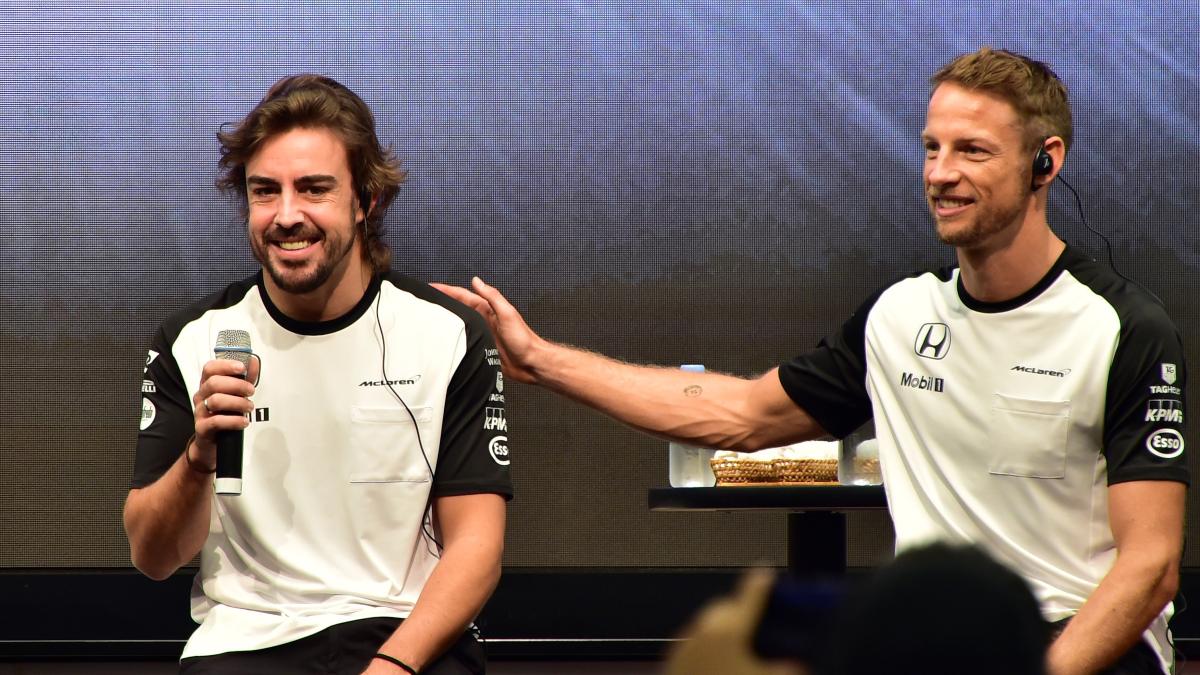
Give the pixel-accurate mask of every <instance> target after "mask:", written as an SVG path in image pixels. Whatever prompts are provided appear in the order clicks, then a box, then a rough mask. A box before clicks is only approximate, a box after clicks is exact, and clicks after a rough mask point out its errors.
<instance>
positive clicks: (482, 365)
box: [384, 272, 513, 499]
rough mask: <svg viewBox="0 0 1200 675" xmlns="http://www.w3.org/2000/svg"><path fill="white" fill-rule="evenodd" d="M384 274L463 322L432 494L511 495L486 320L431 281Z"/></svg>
mask: <svg viewBox="0 0 1200 675" xmlns="http://www.w3.org/2000/svg"><path fill="white" fill-rule="evenodd" d="M384 279H385V280H386V281H387V282H388V283H390V284H392V285H393V286H395V287H396V288H397V289H399V290H401V291H404V292H406V293H411V294H412V295H413V296H414V297H416V298H418V299H420V300H424V301H426V302H430V303H433V304H435V305H438V306H439V307H442V308H444V309H446V310H447V311H449V312H452V313H453V314H454V315H455V316H457V317H459V318H460V319H462V321H463V324H464V325H465V331H466V335H465V341H466V345H465V351H464V353H463V358H462V360H461V361H459V363H458V367H457V368H455V370H454V374H453V375H452V376H451V377H450V383H449V386H448V389H447V391H446V408H445V411H444V414H443V416H442V444H441V451H440V452H439V453H438V459H437V467H436V468H435V470H434V479H433V496H435V497H451V496H457V495H467V494H480V493H494V494H499V495H502V496H503V497H504V498H505V499H511V498H512V495H513V491H512V482H511V479H510V478H509V469H508V467H509V457H510V454H509V438H508V418H507V416H506V415H505V405H504V396H505V392H504V391H503V387H504V380H503V375H502V374H501V372H500V366H499V363H500V361H499V354H498V352H497V351H496V345H495V342H494V341H493V339H492V333H491V330H490V329H489V328H488V325H487V322H485V321H484V320H483V317H481V316H480V315H479V313H478V312H476V311H475V310H473V309H471V308H470V307H468V306H466V305H464V304H462V303H460V302H458V301H457V300H455V299H453V298H451V297H450V296H448V295H446V294H445V293H442V292H441V291H439V290H437V289H436V288H433V287H432V286H430V285H428V284H425V283H422V282H420V281H417V280H415V279H412V278H410V277H408V276H405V275H403V274H400V273H397V272H391V273H389V274H387V275H386V276H385V277H384Z"/></svg>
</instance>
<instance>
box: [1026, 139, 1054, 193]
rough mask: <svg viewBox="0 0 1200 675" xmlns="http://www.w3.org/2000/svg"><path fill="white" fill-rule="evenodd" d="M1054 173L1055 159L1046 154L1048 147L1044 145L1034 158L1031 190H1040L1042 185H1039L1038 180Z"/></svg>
mask: <svg viewBox="0 0 1200 675" xmlns="http://www.w3.org/2000/svg"><path fill="white" fill-rule="evenodd" d="M1052 171H1054V159H1053V158H1052V157H1050V155H1049V153H1047V152H1046V146H1045V145H1042V146H1041V147H1039V148H1038V151H1037V155H1036V156H1035V157H1034V158H1033V185H1032V186H1031V188H1032V189H1034V190H1036V189H1038V188H1040V187H1041V184H1039V183H1038V178H1040V177H1042V176H1049V175H1050V173H1051V172H1052Z"/></svg>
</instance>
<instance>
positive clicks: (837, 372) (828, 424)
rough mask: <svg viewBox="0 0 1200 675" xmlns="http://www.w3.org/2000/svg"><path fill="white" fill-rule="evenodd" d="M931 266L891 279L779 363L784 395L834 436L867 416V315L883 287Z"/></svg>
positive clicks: (944, 277)
mask: <svg viewBox="0 0 1200 675" xmlns="http://www.w3.org/2000/svg"><path fill="white" fill-rule="evenodd" d="M930 273H931V272H916V273H913V274H910V275H908V276H906V277H903V278H901V279H897V280H894V281H892V282H890V283H888V284H886V285H884V286H883V287H881V288H879V289H878V290H876V291H875V292H874V293H872V294H871V295H870V296H868V297H867V299H866V300H865V301H863V303H862V304H861V305H859V307H858V309H856V310H855V311H854V313H853V314H851V315H850V318H849V319H847V320H846V322H845V323H843V324H842V327H841V329H840V330H839V331H837V332H835V333H833V334H832V335H829V336H828V337H825V338H823V339H822V340H821V342H820V343H819V344H818V345H817V348H816V349H814V350H813V351H811V352H808V353H807V354H802V355H800V356H797V357H796V358H794V359H792V360H791V361H788V362H787V363H785V364H783V365H781V366H780V367H779V382H780V384H782V385H783V389H784V391H786V392H787V394H788V396H790V397H791V399H792V400H793V401H794V402H795V403H796V405H798V406H800V408H801V409H803V410H804V411H805V412H806V413H808V414H809V415H810V416H812V418H813V419H815V420H816V421H817V423H818V424H820V425H821V427H822V428H823V429H825V431H827V432H829V433H830V434H831V435H833V436H835V437H837V438H845V437H846V436H847V435H849V434H850V433H851V432H853V431H854V430H855V429H857V428H858V427H860V426H862V424H863V423H864V422H866V421H867V420H869V419H871V414H872V411H871V400H870V397H869V396H868V395H867V386H866V383H867V355H866V330H867V317H868V316H869V315H870V313H871V310H872V309H873V308H874V307H875V303H876V302H878V300H879V298H880V296H882V295H883V294H884V293H885V292H886V291H887V290H888V289H889V288H891V287H893V286H895V285H896V284H898V283H900V282H902V281H904V280H905V279H912V278H916V277H919V276H921V275H923V274H930ZM932 274H933V275H934V276H936V277H937V278H938V279H940V280H941V281H943V282H947V281H950V279H952V278H953V275H954V268H953V267H943V268H941V269H938V270H936V271H933V272H932Z"/></svg>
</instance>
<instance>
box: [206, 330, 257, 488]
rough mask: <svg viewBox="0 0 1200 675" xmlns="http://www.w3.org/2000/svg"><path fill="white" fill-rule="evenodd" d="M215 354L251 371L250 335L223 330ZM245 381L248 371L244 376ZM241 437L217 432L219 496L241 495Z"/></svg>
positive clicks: (243, 332) (230, 432)
mask: <svg viewBox="0 0 1200 675" xmlns="http://www.w3.org/2000/svg"><path fill="white" fill-rule="evenodd" d="M213 352H214V353H215V354H216V356H217V358H218V359H229V360H232V361H240V362H241V363H242V365H243V366H245V367H246V370H247V371H248V370H249V369H250V357H251V351H250V333H248V332H246V331H244V330H223V331H221V332H220V333H217V344H216V346H214V347H213ZM242 377H243V379H244V378H245V377H246V376H245V371H243V375H242ZM242 436H243V433H242V431H241V430H240V429H239V430H238V431H218V432H217V481H216V483H217V485H216V488H217V494H219V495H240V494H242Z"/></svg>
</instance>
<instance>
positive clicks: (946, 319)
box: [441, 48, 1189, 675]
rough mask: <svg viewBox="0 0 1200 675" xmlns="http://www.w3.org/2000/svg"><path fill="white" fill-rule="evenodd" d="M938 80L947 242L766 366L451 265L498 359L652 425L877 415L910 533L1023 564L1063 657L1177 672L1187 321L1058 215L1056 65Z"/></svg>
mask: <svg viewBox="0 0 1200 675" xmlns="http://www.w3.org/2000/svg"><path fill="white" fill-rule="evenodd" d="M932 85H933V90H932V95H931V97H930V100H929V106H928V110H927V117H926V124H925V129H924V132H923V133H922V139H923V142H924V147H925V193H926V198H927V200H928V204H929V209H930V212H931V213H932V214H933V219H934V222H935V225H936V229H937V235H938V237H939V238H940V239H941V240H942V241H944V242H945V243H947V244H949V245H951V246H953V247H954V248H955V251H956V253H957V257H958V265H957V266H956V267H952V268H946V269H941V270H937V271H935V272H929V273H923V274H916V275H913V276H911V277H909V278H907V279H903V280H901V281H899V282H896V283H894V284H891V285H889V286H887V287H886V288H883V289H881V290H880V291H878V292H877V293H875V294H874V295H872V296H871V297H870V298H869V299H868V300H867V301H866V302H865V303H864V304H863V305H862V306H861V307H860V308H859V309H858V310H857V311H856V312H855V314H854V315H853V316H852V317H851V318H850V319H849V321H847V322H846V323H845V324H844V325H843V327H842V328H841V330H840V331H838V332H836V333H834V334H833V335H832V336H830V337H829V338H827V339H825V340H823V341H822V342H821V344H820V345H819V346H818V348H817V349H816V350H815V351H813V352H811V353H808V354H805V355H803V356H799V357H797V358H796V359H794V360H792V361H790V362H788V363H786V364H784V365H782V366H781V367H779V368H777V369H774V370H771V371H770V372H768V373H766V374H765V375H763V376H762V377H759V378H757V379H754V380H744V379H739V378H735V377H729V376H723V375H718V374H711V373H710V374H696V373H688V372H682V371H679V370H676V369H673V368H662V369H656V368H647V367H639V366H633V365H629V364H624V363H619V362H616V361H613V360H610V359H607V358H604V357H602V356H600V355H597V354H593V353H589V352H585V351H581V350H576V349H572V348H569V347H566V346H563V345H559V344H554V343H551V342H548V341H546V340H544V339H542V338H541V337H540V336H538V335H537V334H535V333H534V332H533V331H532V330H530V328H529V327H528V326H527V325H526V324H525V322H524V320H523V319H522V318H521V316H520V315H519V314H518V313H517V311H516V310H515V309H514V308H513V307H512V305H510V304H509V303H508V302H507V301H506V300H505V299H504V298H503V296H501V295H500V294H499V292H497V291H496V290H495V289H494V288H491V287H490V286H488V285H486V284H484V283H483V282H482V281H481V280H479V279H475V280H474V282H473V286H474V290H475V293H470V292H468V291H466V290H463V289H454V290H453V291H451V289H449V288H448V287H441V288H443V289H444V290H447V291H448V292H454V293H455V294H456V296H457V297H459V298H460V299H461V300H463V301H464V302H466V303H468V304H471V305H472V306H474V307H475V308H476V309H477V310H478V311H479V312H480V313H481V314H483V315H484V316H485V317H486V318H487V319H488V321H489V324H490V325H491V328H492V332H493V334H494V335H495V336H496V337H497V342H498V343H499V346H500V350H501V356H502V359H503V363H504V370H505V374H506V376H508V377H513V378H516V379H517V380H519V381H522V382H529V383H535V384H539V385H542V386H545V387H547V388H550V389H552V390H554V391H557V392H560V393H562V394H564V395H566V396H568V397H570V398H572V399H575V400H577V401H580V402H583V403H585V404H587V405H590V406H592V407H595V408H597V409H599V410H601V411H603V412H605V413H607V414H609V415H611V416H612V417H615V418H617V419H619V420H621V421H623V422H625V423H627V424H629V425H631V426H633V427H635V428H637V429H640V430H643V431H646V432H648V433H652V434H656V435H658V436H663V437H667V438H672V439H677V440H680V441H683V442H687V443H690V444H693V445H699V446H706V447H717V448H726V449H738V450H755V449H761V448H767V447H774V446H780V445H784V444H788V443H794V442H797V441H801V440H806V439H812V438H817V437H820V436H822V435H825V434H826V433H829V434H832V435H834V436H837V437H839V438H841V437H845V436H846V435H847V434H849V433H851V432H852V431H853V430H854V429H855V428H857V427H858V426H859V425H860V424H862V423H863V422H865V421H866V420H868V419H870V418H871V417H874V420H875V429H876V432H877V435H878V436H879V447H880V451H879V452H880V461H881V464H882V470H883V476H884V484H885V485H886V488H887V494H888V504H889V509H890V511H891V515H892V519H893V521H894V523H895V529H896V545H897V550H898V551H904V550H908V549H911V548H914V547H916V546H919V545H921V544H926V543H930V542H944V543H948V544H959V543H973V544H977V545H979V546H980V547H981V548H982V549H983V550H985V551H986V552H987V553H988V554H990V555H991V556H993V557H994V558H996V559H997V560H999V561H1000V562H1002V563H1004V564H1006V565H1007V566H1009V567H1011V568H1013V569H1014V570H1015V571H1017V572H1018V573H1019V574H1021V576H1022V577H1023V578H1024V579H1025V580H1026V582H1028V583H1029V585H1030V586H1031V588H1032V590H1033V591H1034V594H1035V595H1036V596H1037V598H1038V601H1039V603H1040V606H1041V609H1042V613H1043V616H1044V617H1045V618H1046V620H1047V621H1049V622H1052V623H1054V624H1055V631H1056V632H1057V633H1058V636H1057V638H1056V639H1055V641H1054V642H1053V644H1052V645H1051V647H1050V650H1049V653H1048V655H1047V667H1048V672H1050V673H1051V674H1052V675H1074V674H1082V673H1098V672H1104V673H1161V672H1164V671H1165V670H1167V669H1169V668H1170V667H1171V665H1170V664H1171V662H1172V660H1173V658H1172V649H1171V646H1170V645H1169V642H1168V632H1167V620H1168V619H1169V618H1170V616H1171V614H1172V611H1173V610H1172V607H1171V604H1170V601H1171V599H1172V598H1173V597H1174V594H1175V591H1176V587H1177V584H1178V566H1179V558H1180V555H1181V551H1182V539H1183V513H1184V495H1185V490H1186V484H1187V482H1188V480H1189V475H1188V471H1187V467H1186V464H1185V462H1184V458H1183V446H1184V435H1183V410H1184V405H1183V391H1184V386H1185V372H1184V363H1183V350H1182V346H1181V343H1180V338H1179V335H1178V332H1177V330H1176V329H1175V327H1174V325H1173V324H1172V323H1171V321H1170V319H1168V318H1167V316H1166V313H1165V312H1164V310H1163V308H1162V306H1161V304H1160V303H1159V302H1158V301H1157V300H1156V299H1155V298H1153V297H1152V296H1151V295H1150V294H1149V293H1147V292H1146V291H1144V290H1142V289H1141V288H1139V287H1138V286H1136V285H1134V284H1132V283H1130V282H1128V281H1127V280H1125V279H1123V278H1121V277H1119V276H1117V275H1116V274H1114V272H1113V271H1112V270H1110V269H1108V268H1106V267H1103V266H1101V265H1098V264H1096V263H1095V262H1093V261H1091V260H1089V259H1088V258H1086V257H1085V256H1084V255H1083V254H1081V253H1080V252H1079V251H1076V250H1073V249H1072V248H1070V247H1067V246H1066V245H1065V244H1064V243H1063V242H1062V240H1060V239H1059V238H1058V237H1057V236H1055V234H1054V233H1053V232H1052V231H1051V229H1050V227H1049V225H1048V223H1047V220H1046V202H1047V194H1046V193H1047V185H1048V184H1049V183H1050V182H1051V181H1052V180H1054V178H1055V176H1056V175H1057V174H1058V171H1059V170H1060V169H1061V168H1062V165H1063V161H1064V160H1065V158H1066V154H1067V150H1068V148H1069V146H1070V143H1071V112H1070V107H1069V104H1068V101H1067V92H1066V87H1065V86H1064V85H1063V84H1062V82H1061V81H1060V80H1059V79H1058V78H1057V76H1055V75H1054V73H1053V72H1052V71H1051V70H1050V69H1049V68H1047V67H1046V66H1045V65H1044V64H1042V63H1039V62H1036V61H1033V60H1031V59H1028V58H1025V57H1023V56H1020V55H1017V54H1013V53H1010V52H1005V51H994V50H991V49H988V48H984V49H981V50H979V51H978V52H975V53H972V54H966V55H963V56H960V57H958V58H956V59H954V60H953V61H952V62H950V63H949V64H948V65H946V66H945V67H944V68H943V69H942V70H940V71H939V72H938V73H937V74H936V75H935V76H934V77H933V78H932ZM961 665H962V671H963V672H969V671H970V665H969V664H961Z"/></svg>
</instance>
